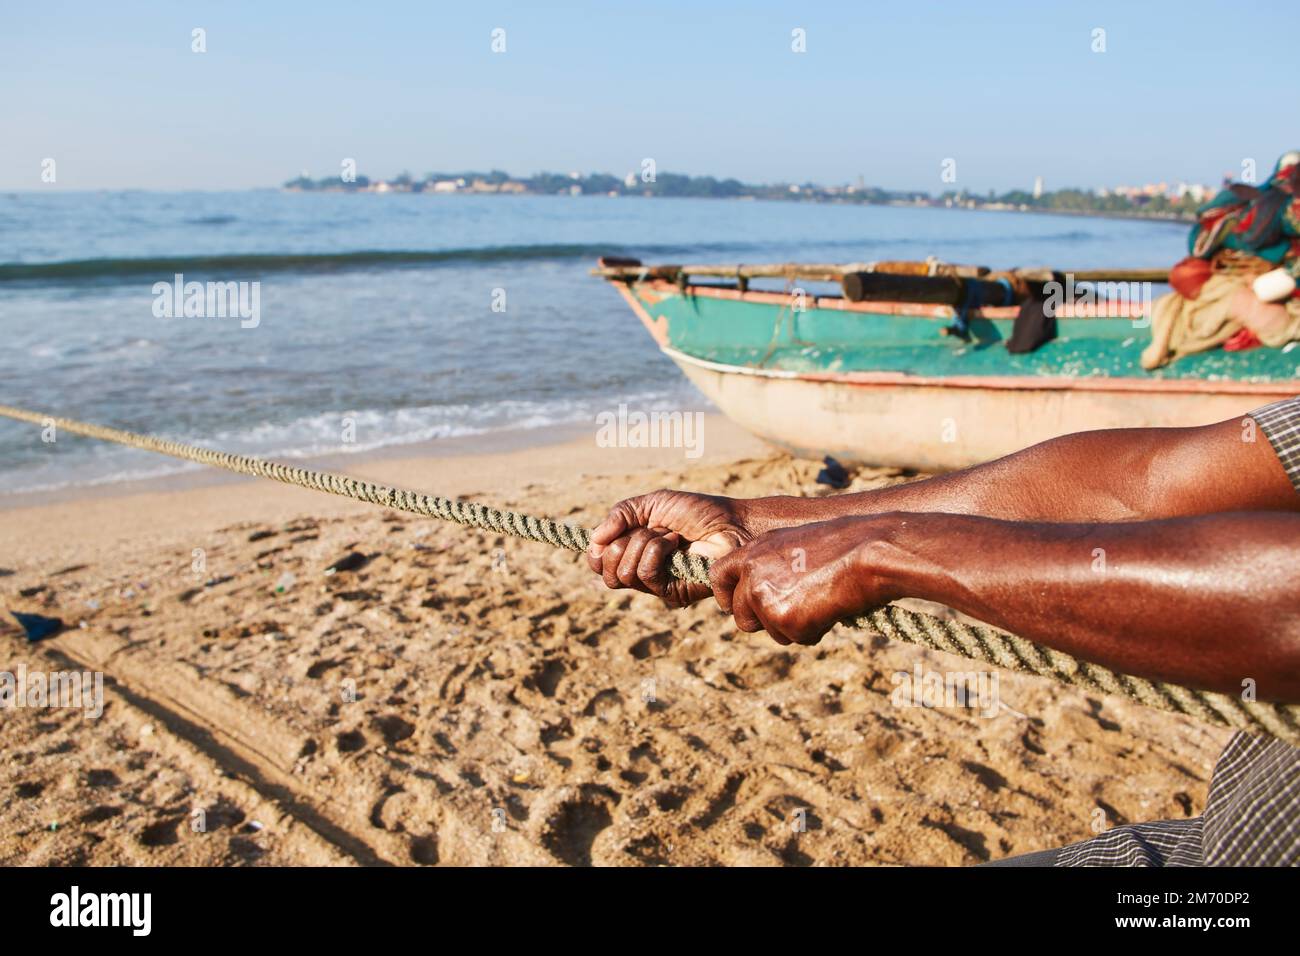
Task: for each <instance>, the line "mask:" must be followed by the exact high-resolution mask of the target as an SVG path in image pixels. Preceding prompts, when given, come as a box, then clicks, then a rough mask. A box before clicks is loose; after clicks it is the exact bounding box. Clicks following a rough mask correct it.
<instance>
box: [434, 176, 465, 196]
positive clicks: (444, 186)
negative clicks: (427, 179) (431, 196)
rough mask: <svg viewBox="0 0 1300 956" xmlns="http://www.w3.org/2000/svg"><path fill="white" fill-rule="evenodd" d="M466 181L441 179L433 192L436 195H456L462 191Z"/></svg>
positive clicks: (435, 184)
mask: <svg viewBox="0 0 1300 956" xmlns="http://www.w3.org/2000/svg"><path fill="white" fill-rule="evenodd" d="M463 183H464V180H457V179H440V180H438V181H437V182H436V183H434V184H433V191H434V192H436V193H454V192H455V191H456V190H458V189H460V187H461V185H463Z"/></svg>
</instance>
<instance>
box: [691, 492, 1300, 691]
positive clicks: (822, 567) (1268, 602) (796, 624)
mask: <svg viewBox="0 0 1300 956" xmlns="http://www.w3.org/2000/svg"><path fill="white" fill-rule="evenodd" d="M796 556H797V557H798V558H799V560H797V561H796V560H794V559H795V557H796ZM1298 566H1300V515H1277V514H1273V515H1267V514H1241V513H1233V514H1218V515H1209V516H1198V517H1192V518H1174V519H1166V520H1161V521H1152V522H1130V523H1116V524H1101V525H1098V524H1059V523H1027V522H1008V521H1001V520H994V519H988V518H979V517H971V516H958V515H943V514H906V513H904V514H883V515H875V516H871V517H867V518H847V519H839V520H837V521H832V522H827V523H823V524H812V525H804V526H801V527H795V528H790V529H786V530H782V531H775V532H772V533H770V534H766V535H763V536H762V537H760V538H758V539H757V540H755V541H753V542H752V543H750V544H749V545H747V546H746V547H745V548H743V549H741V550H739V551H736V552H734V553H732V554H730V555H728V556H727V557H724V558H722V559H720V560H719V561H716V562H714V564H713V569H712V570H713V587H714V593H715V595H716V597H717V599H718V603H719V605H721V607H722V608H723V610H725V611H728V612H729V613H732V614H733V615H734V616H735V619H736V624H737V626H738V627H740V628H741V629H742V630H746V631H756V630H759V629H760V628H762V629H765V630H767V631H768V632H769V633H770V634H772V636H773V637H775V638H776V639H777V640H778V641H781V642H782V643H786V642H796V643H815V642H816V641H817V640H820V638H821V636H822V635H823V634H825V633H826V631H828V630H829V629H830V628H831V627H832V626H834V624H835V623H836V622H837V621H840V620H843V619H844V618H846V617H851V616H854V615H856V614H859V613H861V612H863V611H865V610H867V609H869V608H871V607H875V606H878V605H880V604H883V603H885V602H887V601H890V600H895V599H898V598H901V597H916V598H923V599H926V600H931V601H937V602H940V603H942V604H945V605H947V606H949V607H952V608H956V609H957V610H959V611H963V612H965V613H967V614H969V615H971V616H972V617H975V618H978V619H980V620H982V621H986V622H988V623H990V624H993V625H996V626H999V627H1002V628H1004V629H1006V630H1009V631H1011V632H1013V633H1016V634H1020V635H1022V636H1024V637H1026V638H1029V639H1031V640H1034V641H1037V642H1039V643H1042V644H1045V645H1047V646H1049V647H1054V648H1057V649H1058V650H1061V651H1065V652H1066V653H1069V654H1072V655H1074V656H1076V657H1079V658H1081V659H1085V660H1089V661H1094V662H1097V663H1099V664H1103V665H1106V666H1108V667H1111V668H1114V669H1115V670H1119V671H1123V672H1126V673H1130V674H1135V675H1138V676H1142V677H1147V678H1151V679H1158V680H1168V681H1173V682H1177V683H1182V684H1187V685H1190V686H1194V687H1201V688H1207V689H1211V690H1218V691H1221V692H1223V693H1229V694H1238V693H1240V692H1241V690H1242V686H1243V684H1242V682H1243V681H1245V680H1247V679H1250V680H1253V681H1254V682H1255V688H1256V693H1257V696H1258V697H1259V699H1261V700H1279V701H1286V702H1300V574H1297V573H1296V568H1297V567H1298Z"/></svg>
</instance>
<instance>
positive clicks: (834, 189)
mask: <svg viewBox="0 0 1300 956" xmlns="http://www.w3.org/2000/svg"><path fill="white" fill-rule="evenodd" d="M281 188H282V189H284V190H286V191H289V192H342V193H375V194H388V193H430V194H433V195H515V196H627V197H639V198H641V197H643V198H651V199H674V198H678V199H740V200H767V201H777V202H813V203H837V204H861V205H871V206H909V207H921V208H927V207H928V208H939V209H983V210H988V211H992V212H1037V213H1054V214H1061V215H1073V216H1094V217H1103V218H1109V219H1146V220H1161V221H1167V222H1177V223H1181V222H1191V221H1193V220H1194V219H1195V214H1196V209H1197V208H1198V207H1199V206H1200V205H1201V204H1202V203H1203V202H1204V201H1205V200H1206V199H1207V198H1209V190H1208V187H1204V186H1194V187H1186V186H1183V187H1182V188H1181V189H1180V190H1179V192H1178V194H1177V195H1174V194H1171V193H1169V192H1167V191H1166V190H1167V187H1165V184H1163V183H1162V184H1160V186H1159V187H1153V186H1148V187H1142V188H1141V189H1126V188H1123V187H1121V190H1122V191H1102V192H1096V191H1093V190H1085V189H1060V190H1056V191H1053V192H1046V191H1043V190H1042V189H1041V186H1040V187H1038V188H1035V190H1034V191H1032V192H1027V191H1024V190H1011V191H1010V192H1006V193H1003V194H1002V195H997V194H995V193H993V192H992V191H990V192H989V193H988V194H986V195H984V196H980V195H976V194H973V193H968V192H966V191H965V190H949V191H946V192H943V193H940V194H939V195H937V196H935V195H931V194H930V193H927V192H922V191H919V190H902V191H900V190H887V189H882V188H880V187H877V186H865V185H863V184H861V183H859V184H858V185H844V186H823V185H820V184H817V183H773V184H752V183H742V182H740V181H739V180H737V179H716V178H714V177H712V176H685V175H682V174H680V173H659V174H655V173H654V172H653V170H650V171H647V172H644V173H642V174H640V175H638V174H634V173H628V174H627V175H626V176H624V177H622V178H619V177H617V176H613V175H611V174H609V173H589V174H583V173H568V174H562V173H538V174H536V175H534V176H530V177H519V178H516V177H512V176H510V175H509V174H508V173H505V172H503V171H501V170H493V171H491V172H487V173H483V172H462V173H429V174H427V175H426V176H424V177H423V178H422V179H417V178H416V177H413V176H411V175H410V174H409V173H402V174H401V175H399V176H396V177H394V178H393V179H390V180H382V179H370V178H369V177H367V176H361V175H351V176H348V175H346V174H345V175H340V176H327V177H322V178H320V179H311V178H310V177H308V176H307V175H306V174H305V173H304V174H303V175H300V176H298V177H296V178H294V179H291V180H289V181H288V182H286V183H284V185H283V186H282V187H281Z"/></svg>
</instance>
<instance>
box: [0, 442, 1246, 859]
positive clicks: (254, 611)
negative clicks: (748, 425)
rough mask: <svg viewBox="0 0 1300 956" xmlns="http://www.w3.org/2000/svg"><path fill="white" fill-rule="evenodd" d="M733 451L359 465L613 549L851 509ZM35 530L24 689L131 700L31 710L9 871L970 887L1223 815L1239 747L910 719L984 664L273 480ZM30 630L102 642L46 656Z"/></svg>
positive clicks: (81, 502)
mask: <svg viewBox="0 0 1300 956" xmlns="http://www.w3.org/2000/svg"><path fill="white" fill-rule="evenodd" d="M706 434H707V439H708V440H707V441H706V443H705V452H706V453H705V455H704V456H703V457H702V458H700V459H698V460H694V461H691V460H687V459H686V458H685V457H684V456H683V454H682V452H681V451H680V450H677V451H672V450H633V449H601V448H597V447H595V446H594V443H593V442H592V439H591V437H590V435H586V436H585V437H583V438H580V439H576V440H574V439H569V440H565V441H563V442H560V443H558V444H545V445H537V444H532V445H529V446H524V447H497V448H489V449H479V450H473V449H463V450H462V451H463V453H461V454H456V455H447V454H440V455H435V456H422V457H407V458H397V457H392V456H391V455H390V456H387V457H371V458H365V459H362V458H360V457H358V458H357V459H356V460H349V461H346V462H344V463H342V464H341V465H340V464H339V463H337V462H331V463H330V464H331V465H333V466H335V467H340V468H345V469H346V470H348V471H351V472H354V473H356V474H358V475H362V476H364V477H369V478H374V479H378V480H383V481H387V482H390V483H393V484H399V485H405V486H409V487H415V488H420V489H424V490H428V491H435V492H438V493H445V494H453V495H463V496H466V497H470V498H472V499H475V500H481V501H484V502H493V503H501V504H504V505H506V506H509V507H513V508H517V509H521V510H526V511H531V512H533V513H536V514H545V515H549V516H552V517H557V518H562V519H565V520H569V521H573V522H580V523H585V524H587V525H592V524H594V523H595V522H596V521H597V520H598V519H599V518H600V517H601V516H602V515H603V514H604V512H605V510H606V509H607V507H608V506H609V505H610V504H612V503H613V502H614V501H616V500H617V499H619V498H621V497H624V496H627V495H629V494H635V493H638V492H642V491H647V490H651V489H653V488H656V487H663V486H671V487H686V488H692V489H695V490H701V491H711V492H717V493H725V494H731V495H737V496H751V495H759V494H769V493H777V492H781V493H792V494H813V493H817V494H820V493H825V490H824V489H823V488H821V487H820V486H818V485H816V484H815V482H814V480H813V478H814V476H815V474H816V471H817V468H818V466H817V465H816V464H815V463H812V462H803V461H794V460H791V459H788V458H785V457H783V456H780V455H776V454H774V453H772V452H770V451H769V450H767V449H765V448H764V447H762V446H761V445H759V444H758V443H757V442H756V441H754V440H753V439H751V438H749V437H748V436H746V435H744V434H742V433H740V432H739V431H737V430H736V429H734V428H733V427H732V426H730V425H729V424H728V423H727V422H725V421H724V420H722V419H717V418H710V419H709V420H708V425H707V432H706ZM898 480H904V476H902V475H900V474H898V473H897V472H893V471H889V470H876V471H871V470H867V471H863V472H860V473H859V474H858V475H857V476H856V477H855V485H854V487H855V488H863V487H871V486H873V485H875V484H879V483H884V482H890V481H898ZM15 504H22V505H24V506H23V507H15V506H14V505H15ZM7 505H8V507H7V508H5V510H0V608H2V609H3V611H4V613H3V623H2V624H0V670H5V671H9V672H11V673H14V672H16V671H17V669H18V668H19V667H20V666H25V667H26V668H27V669H28V671H29V672H37V671H42V672H49V671H65V670H74V669H75V670H90V671H101V672H103V674H104V680H105V685H104V713H103V715H102V716H101V717H99V718H97V719H96V718H90V717H86V716H83V715H82V713H81V712H80V711H77V710H73V709H60V708H17V709H13V710H5V711H0V718H2V719H0V754H2V755H3V757H2V759H3V761H4V770H3V773H0V794H3V804H2V807H3V809H0V862H2V863H5V864H94V865H104V864H146V863H157V864H195V865H243V864H249V863H268V864H298V863H320V864H379V863H394V864H402V865H411V864H415V865H420V864H434V863H441V864H453V865H455V864H577V865H581V864H587V863H595V864H601V865H694V864H741V865H749V864H754V865H808V864H820V865H841V864H934V865H966V864H973V863H978V862H981V861H984V860H989V859H997V858H1000V857H1003V856H1007V855H1009V854H1013V853H1020V852H1027V851H1031V850H1036V849H1042V848H1045V847H1049V846H1055V845H1061V844H1064V843H1070V842H1074V841H1077V840H1082V839H1086V838H1088V837H1090V836H1092V835H1093V833H1094V827H1096V826H1098V825H1103V822H1104V824H1105V825H1114V824H1116V823H1123V822H1135V821H1141V820H1152V819H1159V818H1170V817H1174V818H1181V817H1185V816H1190V815H1194V814H1196V813H1198V812H1199V811H1200V809H1201V807H1202V806H1203V803H1204V800H1205V792H1206V787H1207V784H1208V781H1209V776H1210V771H1211V768H1212V766H1213V762H1214V759H1215V757H1216V756H1217V754H1218V751H1219V749H1220V748H1221V747H1222V744H1223V743H1224V741H1225V740H1226V738H1227V736H1228V734H1227V733H1226V732H1224V731H1219V730H1211V729H1208V728H1204V727H1202V726H1201V725H1199V724H1196V723H1194V722H1191V721H1189V720H1185V719H1181V718H1176V717H1172V716H1170V715H1166V714H1161V713H1156V712H1153V711H1148V710H1146V709H1144V708H1141V707H1139V706H1138V705H1136V704H1130V703H1127V702H1124V701H1115V700H1110V699H1098V698H1093V697H1089V696H1088V695H1086V694H1084V693H1081V692H1079V691H1076V690H1073V689H1068V688H1063V687H1059V686H1057V685H1055V684H1052V683H1050V682H1048V681H1045V680H1042V679H1038V678H1029V677H1020V676H1015V675H1010V674H1002V675H1000V676H999V685H998V686H999V691H1000V698H1001V701H1002V704H1003V705H1005V706H1003V707H1000V708H998V709H997V712H996V716H992V717H988V716H982V715H981V713H980V711H979V710H977V709H973V708H963V707H936V708H925V707H908V706H899V705H898V704H897V703H896V701H895V700H894V699H893V698H894V694H893V691H894V689H895V681H894V679H893V677H894V675H895V674H896V673H899V672H909V673H911V672H915V669H916V668H917V666H918V665H919V666H920V667H921V668H923V669H926V670H942V671H965V670H970V667H968V666H967V664H966V663H965V662H963V661H961V660H960V659H956V658H949V657H947V656H946V655H942V654H937V653H933V652H928V651H924V650H920V649H917V648H915V647H911V646H908V645H896V644H891V643H888V642H885V641H883V640H881V639H878V638H873V637H872V636H870V635H866V634H863V633H861V632H853V631H848V630H843V629H840V630H837V631H835V632H833V633H832V634H831V635H829V636H828V637H827V638H826V639H825V640H824V641H823V642H822V644H821V645H820V646H818V647H816V648H806V649H788V648H782V647H779V646H777V645H776V644H774V643H772V642H771V641H770V640H769V639H768V638H767V637H766V636H764V635H762V634H755V635H749V634H743V633H739V632H737V631H736V630H735V628H734V627H732V626H731V625H730V619H729V618H726V617H724V616H723V615H721V614H720V612H718V610H717V609H716V607H715V606H713V605H712V604H711V603H708V604H701V605H698V606H696V607H694V608H691V609H688V610H685V611H678V612H671V611H667V610H665V609H664V608H662V607H661V606H660V605H659V604H658V603H657V602H656V601H654V600H653V599H651V598H649V597H647V596H644V595H637V594H632V593H630V592H626V591H623V592H609V591H606V590H605V589H604V588H603V587H602V586H600V585H599V584H598V583H597V582H596V581H595V579H594V578H593V577H592V576H591V575H590V573H589V572H588V571H587V570H586V568H585V564H583V563H582V562H581V559H580V558H579V557H578V556H576V555H573V554H570V553H568V552H562V551H555V550H552V549H550V548H548V547H545V546H543V545H538V544H532V543H528V542H521V541H515V540H513V539H503V538H500V537H497V536H495V535H491V534H485V533H480V532H471V531H466V530H465V529H462V528H459V527H456V526H449V525H445V524H442V523H440V522H436V521H432V520H427V519H421V518H418V517H416V516H411V515H402V514H397V513H393V512H388V511H385V510H382V509H378V508H375V507H373V506H368V505H364V504H360V503H357V502H351V501H348V500H345V499H336V498H332V497H329V496H325V495H321V494H319V493H314V492H310V491H306V490H302V489H297V488H289V487H284V486H278V485H275V484H272V483H270V482H259V481H252V480H244V479H235V480H228V479H226V478H225V477H217V476H211V475H208V476H197V475H190V476H185V477H183V478H178V479H176V480H174V481H172V482H171V483H170V484H169V483H166V482H164V483H151V484H150V485H148V486H147V487H141V486H135V487H132V486H115V487H112V488H107V489H105V488H99V489H93V490H86V491H82V492H80V493H72V492H69V493H61V494H60V495H59V496H58V500H57V501H56V502H55V503H51V504H44V505H42V504H37V503H34V502H33V501H31V500H30V499H28V500H26V501H23V502H14V501H13V500H10V501H9V502H7ZM196 549H197V551H198V553H199V555H200V556H201V559H202V560H201V561H200V562H199V564H198V565H197V566H196ZM350 555H355V557H350V558H348V560H347V561H345V562H344V564H345V567H346V568H348V569H346V570H337V571H335V572H333V573H329V570H328V569H329V568H331V566H333V565H335V564H337V563H338V562H339V561H340V560H342V559H344V558H345V557H346V556H350ZM11 610H12V611H20V612H27V613H36V614H43V615H47V616H54V617H59V618H61V619H63V620H64V621H66V622H67V623H68V625H69V627H68V629H67V630H65V631H64V632H63V633H61V634H59V635H57V636H55V637H53V638H50V639H47V640H45V641H42V642H39V643H36V644H29V643H28V642H27V641H26V640H25V639H24V637H23V633H22V630H21V629H20V628H18V627H17V626H16V624H15V623H14V619H13V618H12V617H11V616H10V614H9V613H8V612H9V611H11ZM196 811H199V812H196Z"/></svg>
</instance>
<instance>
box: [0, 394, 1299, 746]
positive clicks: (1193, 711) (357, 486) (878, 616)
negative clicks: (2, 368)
mask: <svg viewBox="0 0 1300 956" xmlns="http://www.w3.org/2000/svg"><path fill="white" fill-rule="evenodd" d="M0 415H3V416H6V417H8V418H13V419H17V420H18V421H24V422H31V423H32V424H35V425H40V426H42V427H48V426H50V425H53V426H54V427H55V429H61V430H63V431H67V432H71V433H72V434H75V435H84V436H86V437H87V438H98V439H102V440H104V441H111V442H116V443H117V444H120V445H127V446H130V447H132V448H141V449H144V450H145V451H153V452H159V453H160V454H164V455H170V456H172V457H173V458H182V459H186V460H188V461H194V462H198V463H200V464H204V465H213V466H215V467H218V468H225V469H226V470H228V471H233V472H238V473H239V474H244V475H253V476H255V477H258V478H270V479H272V480H273V481H279V482H283V483H284V484H287V485H298V486H299V487H302V488H311V489H313V490H315V491H323V492H327V493H329V494H332V495H340V496H342V497H345V498H354V499H356V500H357V501H368V502H370V503H371V504H376V505H382V506H383V507H385V508H392V509H393V510H395V511H406V512H409V513H411V514H418V515H425V516H427V517H430V518H438V519H440V520H443V521H453V522H455V523H456V524H459V525H464V526H466V527H470V528H480V529H482V530H485V531H496V532H500V533H502V534H509V535H513V536H514V537H516V538H523V539H525V540H528V541H538V542H542V543H545V544H549V545H551V546H552V547H556V548H567V549H568V550H570V551H579V552H581V551H585V550H586V549H587V544H588V542H589V541H590V533H589V532H588V531H587V529H586V528H582V527H578V526H576V525H570V524H563V523H561V522H559V521H552V520H551V519H549V518H538V517H534V516H533V515H526V514H520V513H519V512H516V511H506V510H502V509H499V508H492V507H489V506H487V505H480V504H475V503H473V502H469V501H460V500H457V499H454V498H443V497H441V496H438V495H426V494H423V493H421V492H418V491H409V490H406V489H402V488H394V487H391V486H389V485H381V484H378V483H376V482H373V481H366V480H364V479H361V478H352V477H349V476H348V475H339V474H333V473H330V472H323V471H316V470H314V469H311V468H298V467H295V466H293V465H285V464H281V463H279V462H274V461H266V460H265V459H262V458H253V457H250V456H248V455H235V454H231V453H229V452H223V451H215V450H213V449H210V448H199V447H198V446H195V445H187V444H184V443H182V442H177V441H172V440H170V439H166V438H158V437H156V436H154V435H141V434H138V433H136V432H129V431H124V430H122V429H119V428H108V427H105V426H103V425H93V424H89V423H86V422H79V421H75V420H73V419H70V418H59V417H56V416H53V415H45V414H42V413H40V412H32V411H28V410H26V409H21V408H13V407H11V406H8V405H0ZM672 572H673V575H674V576H675V577H678V578H681V579H682V580H685V581H691V582H694V583H696V584H708V583H709V563H708V561H707V560H706V559H705V558H703V557H700V556H699V555H693V554H687V553H685V552H680V551H679V552H677V553H676V554H674V555H673V560H672ZM843 623H844V625H845V626H848V627H853V628H859V629H861V630H866V631H871V632H874V633H877V634H881V635H883V636H885V637H887V638H890V639H892V640H897V641H906V642H908V643H910V644H919V645H921V646H923V647H928V648H931V649H932V650H936V651H944V652H946V653H949V654H956V655H958V656H960V657H965V658H969V659H970V660H974V661H979V662H981V663H984V664H991V665H993V666H995V667H1001V668H1004V669H1006V670H1013V671H1019V672H1021V673H1024V674H1035V675H1037V676H1040V677H1051V678H1053V679H1055V680H1057V681H1059V682H1060V683H1062V684H1068V685H1071V686H1073V687H1081V688H1083V689H1085V690H1088V691H1092V692H1095V693H1099V694H1108V695H1113V696H1118V697H1127V698H1129V699H1130V700H1135V701H1138V702H1139V703H1142V704H1145V705H1146V706H1148V707H1153V708H1155V709H1157V710H1164V711H1169V712H1170V713H1175V714H1184V715H1186V716H1189V717H1193V718H1196V719H1197V720H1200V721H1202V722H1204V723H1207V724H1210V725H1212V726H1216V727H1231V728H1234V729H1237V730H1245V731H1248V732H1250V733H1255V734H1266V735H1268V736H1272V737H1276V738H1278V739H1279V740H1284V741H1286V742H1287V743H1289V744H1292V745H1293V746H1300V706H1298V705H1290V704H1273V703H1263V702H1260V701H1247V700H1242V699H1240V698H1237V697H1233V696H1229V695H1227V694H1220V693H1215V692H1212V691H1204V690H1196V689H1194V688H1190V687H1183V686H1180V685H1178V684H1168V683H1164V682H1163V681H1151V680H1147V679H1145V678H1142V677H1134V676H1132V675H1129V674H1119V673H1116V672H1114V671H1112V670H1109V669H1108V668H1105V667H1102V666H1100V665H1097V664H1090V663H1088V662H1087V661H1080V660H1077V659H1075V658H1074V657H1071V656H1070V655H1069V654H1064V653H1062V652H1060V651H1056V650H1053V649H1052V648H1050V647H1045V646H1043V645H1041V644H1035V643H1034V642H1033V641H1028V640H1025V639H1024V638H1023V637H1016V636H1015V635H1012V634H1007V633H1005V632H1004V631H1000V630H998V629H996V628H992V627H989V626H987V625H983V624H967V623H963V622H960V621H951V620H944V619H943V618H939V617H935V616H933V615H931V614H922V613H919V612H916V611H909V610H906V609H904V608H901V607H897V606H895V605H889V606H886V607H881V608H876V609H875V610H873V611H870V612H869V613H867V614H864V615H862V616H861V617H857V618H854V619H852V620H849V621H844V622H843Z"/></svg>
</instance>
